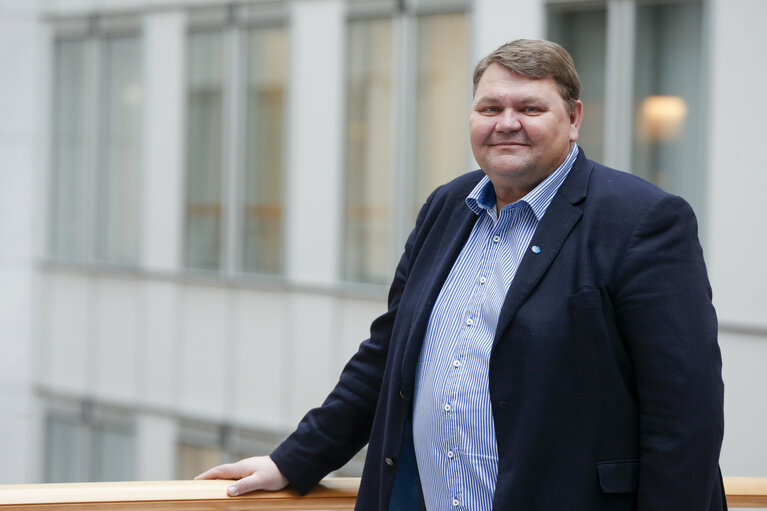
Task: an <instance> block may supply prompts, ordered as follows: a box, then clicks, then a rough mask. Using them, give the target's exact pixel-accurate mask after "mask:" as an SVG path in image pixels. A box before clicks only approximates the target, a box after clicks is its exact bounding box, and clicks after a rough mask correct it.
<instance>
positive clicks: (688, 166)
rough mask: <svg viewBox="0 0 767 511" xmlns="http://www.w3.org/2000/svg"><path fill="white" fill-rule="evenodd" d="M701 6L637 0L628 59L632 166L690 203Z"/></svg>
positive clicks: (696, 149)
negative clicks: (630, 59)
mask: <svg viewBox="0 0 767 511" xmlns="http://www.w3.org/2000/svg"><path fill="white" fill-rule="evenodd" d="M702 11H703V8H702V4H701V3H700V2H680V3H675V4H660V5H639V6H638V8H637V27H636V50H635V51H636V55H635V59H634V62H635V64H634V106H635V112H634V116H635V117H634V120H635V132H634V146H633V165H634V171H635V172H636V173H637V174H639V175H640V176H642V177H644V178H646V179H649V180H650V181H653V182H654V183H656V184H658V185H659V186H661V187H662V188H664V189H665V190H667V191H670V192H672V193H676V194H679V195H682V196H684V197H685V198H686V199H687V200H688V201H690V202H691V203H692V205H693V207H695V206H696V203H698V202H700V201H701V200H702V195H703V179H702V166H703V158H702V155H701V149H702V144H701V141H702V140H703V138H704V133H703V119H702V112H701V110H702V109H701V107H700V105H701V81H702V67H701V66H702V54H701V52H702V48H703V34H702V26H703V21H702V17H703V12H702ZM697 209H698V210H700V209H701V208H697Z"/></svg>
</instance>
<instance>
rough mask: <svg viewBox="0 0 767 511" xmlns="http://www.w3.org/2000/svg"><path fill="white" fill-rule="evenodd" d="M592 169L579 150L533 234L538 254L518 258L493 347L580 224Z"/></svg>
mask: <svg viewBox="0 0 767 511" xmlns="http://www.w3.org/2000/svg"><path fill="white" fill-rule="evenodd" d="M592 168H593V164H592V163H591V161H589V160H588V159H586V157H585V156H584V154H583V150H581V151H580V152H579V154H578V158H577V159H576V160H575V163H574V164H573V168H572V169H571V170H570V173H569V174H568V176H567V179H565V181H564V183H562V185H561V186H560V188H559V190H558V191H557V194H556V195H555V196H554V199H553V200H552V201H551V204H550V205H549V207H548V209H547V210H546V214H544V215H543V218H542V219H541V222H540V223H539V224H538V227H537V228H536V230H535V234H534V235H533V239H532V240H531V241H530V247H538V250H536V251H535V252H533V251H532V250H531V248H528V249H527V250H526V251H525V254H524V256H523V257H522V261H521V262H520V264H519V268H518V269H517V273H516V275H515V276H514V280H513V281H512V282H511V286H510V287H509V291H508V292H507V293H506V299H505V300H504V302H503V306H502V307H501V313H500V316H499V318H498V326H497V328H496V330H495V339H494V341H493V346H495V345H496V344H497V343H498V341H499V339H500V338H501V336H502V335H503V333H504V332H505V330H506V329H507V328H508V326H509V324H510V323H511V322H512V321H513V320H514V317H515V316H516V314H517V311H518V310H519V308H520V307H521V306H522V304H523V303H524V302H525V300H527V297H528V296H530V293H531V292H532V291H533V289H535V286H536V285H537V284H538V282H539V281H540V279H541V277H542V276H543V274H544V273H546V270H547V269H548V267H549V266H550V265H551V263H552V261H554V258H555V257H556V255H557V253H558V252H559V250H560V249H561V248H562V245H563V244H564V242H565V240H566V239H567V236H568V235H569V234H570V231H572V229H573V227H575V224H577V223H578V220H580V218H581V215H582V214H583V211H582V209H581V208H580V207H579V206H578V203H579V202H580V201H582V200H583V199H584V198H585V197H586V188H587V186H588V180H589V176H590V175H591V170H592Z"/></svg>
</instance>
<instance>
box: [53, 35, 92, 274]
mask: <svg viewBox="0 0 767 511" xmlns="http://www.w3.org/2000/svg"><path fill="white" fill-rule="evenodd" d="M87 49H88V47H87V42H86V40H84V39H83V40H61V41H58V42H57V43H56V45H55V48H54V63H55V67H54V71H53V75H54V76H53V78H54V90H53V98H54V124H53V126H54V131H53V137H52V138H53V153H54V154H53V174H52V179H51V199H52V207H51V242H50V250H51V254H52V255H53V256H55V257H59V258H62V259H79V260H82V259H86V258H87V257H88V251H89V245H88V243H89V239H90V237H89V223H88V222H89V218H90V215H89V214H88V204H89V198H90V193H89V181H90V179H89V173H88V169H89V160H88V152H89V144H88V126H89V118H90V115H89V114H90V111H91V109H92V108H93V105H92V104H91V103H90V102H89V101H88V99H89V98H92V97H93V91H91V90H90V87H89V85H90V81H89V80H88V76H89V75H88V73H89V71H90V67H89V66H88V53H87Z"/></svg>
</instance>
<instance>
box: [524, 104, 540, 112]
mask: <svg viewBox="0 0 767 511" xmlns="http://www.w3.org/2000/svg"><path fill="white" fill-rule="evenodd" d="M522 113H525V114H539V113H541V109H540V108H538V107H537V106H525V107H522Z"/></svg>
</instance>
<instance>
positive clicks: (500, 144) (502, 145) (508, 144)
mask: <svg viewBox="0 0 767 511" xmlns="http://www.w3.org/2000/svg"><path fill="white" fill-rule="evenodd" d="M489 145H490V146H491V147H497V148H499V149H507V148H508V149H511V148H514V147H524V146H527V145H528V144H524V143H522V142H512V141H508V142H495V143H492V144H489Z"/></svg>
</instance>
